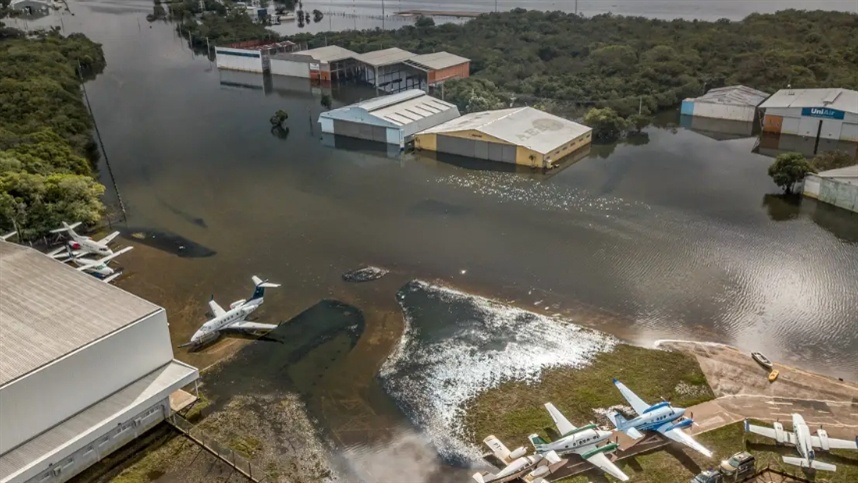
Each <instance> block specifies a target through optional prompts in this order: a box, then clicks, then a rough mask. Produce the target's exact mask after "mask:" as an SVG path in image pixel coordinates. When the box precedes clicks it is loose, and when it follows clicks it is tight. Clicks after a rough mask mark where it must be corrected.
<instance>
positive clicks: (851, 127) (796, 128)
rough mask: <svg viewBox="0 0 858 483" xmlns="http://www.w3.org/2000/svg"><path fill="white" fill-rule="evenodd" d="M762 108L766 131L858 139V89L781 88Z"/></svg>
mask: <svg viewBox="0 0 858 483" xmlns="http://www.w3.org/2000/svg"><path fill="white" fill-rule="evenodd" d="M760 109H761V110H762V111H763V132H767V133H773V134H792V135H796V136H803V137H809V138H813V139H816V140H817V142H818V141H819V140H820V139H833V140H841V141H851V142H858V91H850V90H847V89H781V90H779V91H777V92H776V93H775V94H774V95H772V97H770V98H768V99H767V100H766V101H765V102H763V103H762V104H760Z"/></svg>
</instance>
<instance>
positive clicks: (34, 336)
mask: <svg viewBox="0 0 858 483" xmlns="http://www.w3.org/2000/svg"><path fill="white" fill-rule="evenodd" d="M0 333H2V338H0V435H1V436H0V482H3V483H6V482H9V483H13V482H14V483H18V482H27V483H30V482H39V483H54V482H64V481H67V480H69V479H70V478H72V477H73V476H75V475H77V474H78V473H80V472H81V471H83V470H84V469H86V468H88V467H89V466H91V465H93V464H94V463H96V462H97V461H99V460H101V459H103V458H104V457H105V456H107V455H109V454H110V453H112V452H113V451H115V450H117V449H119V448H121V447H122V446H124V445H125V444H127V443H128V442H130V441H132V440H133V439H134V438H136V437H137V436H139V435H141V434H143V433H144V432H146V431H147V430H148V429H150V428H152V427H154V426H155V425H157V424H158V423H160V422H162V421H164V420H165V419H166V418H167V417H169V416H170V415H171V414H172V413H173V411H174V410H178V409H181V407H180V406H181V404H180V403H179V400H184V401H185V402H192V401H193V397H192V396H190V395H189V394H187V393H184V392H183V391H179V390H180V389H181V388H182V387H184V386H187V385H189V384H191V383H194V382H195V381H196V380H197V379H198V377H199V372H198V371H197V369H196V368H194V367H191V366H189V365H187V364H184V363H182V362H179V361H177V360H175V359H174V358H173V349H172V344H171V342H170V332H169V330H168V323H167V314H166V312H165V311H164V309H163V308H161V307H158V306H157V305H154V304H152V303H150V302H148V301H146V300H144V299H142V298H139V297H137V296H135V295H132V294H130V293H128V292H125V291H124V290H122V289H120V288H117V287H114V286H112V285H110V284H106V283H103V282H100V281H99V280H96V279H95V278H93V277H91V276H89V275H87V274H85V273H82V272H80V271H78V270H75V269H74V268H72V267H69V266H66V265H64V264H61V263H57V261H56V260H53V259H51V258H50V257H48V256H46V255H44V254H42V253H40V252H38V251H36V250H33V249H31V248H27V247H24V246H20V245H15V244H12V243H7V242H3V241H0ZM171 395H173V398H172V399H173V401H175V402H174V403H173V404H171Z"/></svg>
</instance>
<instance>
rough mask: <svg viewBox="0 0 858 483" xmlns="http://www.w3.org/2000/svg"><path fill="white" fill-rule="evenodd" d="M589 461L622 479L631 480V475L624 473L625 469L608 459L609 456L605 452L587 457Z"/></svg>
mask: <svg viewBox="0 0 858 483" xmlns="http://www.w3.org/2000/svg"><path fill="white" fill-rule="evenodd" d="M587 461H589V462H590V463H591V464H593V465H594V466H596V467H598V468H599V469H600V470H602V471H604V472H605V473H607V474H609V475H611V476H613V477H614V478H616V479H618V480H620V481H629V477H628V476H626V474H625V473H623V470H621V469H619V468H617V465H615V464H614V462H613V461H611V460H610V459H608V456H607V455H606V454H605V453H596V454H594V455H593V456H591V457H589V458H587Z"/></svg>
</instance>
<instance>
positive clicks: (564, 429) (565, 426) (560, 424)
mask: <svg viewBox="0 0 858 483" xmlns="http://www.w3.org/2000/svg"><path fill="white" fill-rule="evenodd" d="M545 409H547V410H548V414H550V415H551V419H553V420H554V425H555V426H557V431H559V432H560V434H566V433H569V432H572V431H574V430H575V425H574V424H572V423H570V422H569V420H568V419H566V416H564V415H563V413H561V412H560V411H559V410H558V409H557V408H556V407H554V405H553V404H551V403H545Z"/></svg>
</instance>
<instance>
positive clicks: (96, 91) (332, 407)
mask: <svg viewBox="0 0 858 483" xmlns="http://www.w3.org/2000/svg"><path fill="white" fill-rule="evenodd" d="M70 3H71V8H72V11H73V12H75V14H76V15H75V16H70V15H65V16H63V27H64V29H65V30H66V31H73V30H78V31H84V32H85V33H86V34H87V35H89V36H90V37H91V38H93V39H94V40H96V41H98V42H101V43H102V44H104V50H105V53H106V55H107V69H106V71H105V72H104V74H102V75H101V76H99V77H98V78H97V79H96V80H95V81H93V82H90V83H88V84H87V90H88V93H89V97H90V100H91V102H92V107H93V110H94V113H95V117H96V119H97V121H98V124H99V128H100V130H101V134H102V136H103V139H104V145H105V147H106V150H107V154H108V156H109V159H110V162H111V165H112V167H113V172H114V174H115V178H116V182H117V185H118V187H119V191H120V193H121V197H122V200H123V201H124V204H125V206H126V207H127V210H128V222H127V225H128V227H129V228H128V231H129V232H135V233H136V232H139V231H142V232H147V233H155V234H167V235H165V236H164V238H165V239H166V240H167V245H170V246H172V245H173V244H175V240H186V241H188V243H189V246H194V247H203V248H204V249H205V253H206V254H209V255H210V256H187V257H181V256H177V254H176V253H175V250H172V249H167V250H160V249H159V243H157V242H151V243H149V244H137V243H136V242H134V239H133V237H131V236H129V238H128V239H127V241H126V242H128V243H135V245H136V246H137V249H135V250H134V251H133V252H132V253H131V254H130V255H127V256H126V258H125V259H123V260H122V263H123V265H124V266H125V267H126V269H127V275H126V276H125V277H124V279H123V280H122V281H121V282H120V285H121V286H123V287H125V288H127V289H129V290H131V291H133V292H135V293H137V294H139V295H141V296H144V297H146V298H149V299H151V300H153V301H154V302H156V303H159V304H161V305H163V306H165V307H166V308H167V310H168V313H169V314H170V321H171V332H172V334H173V338H174V343H175V344H176V345H178V344H179V343H182V342H185V341H186V340H187V339H188V338H189V337H190V335H191V334H192V333H193V332H194V331H195V330H196V328H197V327H198V326H199V324H200V323H201V322H202V321H203V320H204V318H205V313H206V309H207V307H206V304H205V302H206V300H207V299H208V298H209V297H210V296H211V295H212V294H214V296H215V297H216V299H217V300H218V301H219V302H220V303H221V305H225V304H228V303H230V302H232V301H233V300H236V299H239V298H242V297H245V296H247V293H248V291H250V290H251V289H252V284H251V281H250V277H251V275H253V274H256V275H259V276H261V277H263V278H269V279H270V280H271V281H273V282H279V283H282V284H283V287H281V288H279V289H272V290H270V291H268V292H267V293H266V302H265V306H264V307H263V308H262V309H261V310H260V311H259V313H258V314H257V315H258V316H259V320H260V321H263V322H265V321H269V322H270V321H274V322H280V321H290V320H292V319H293V318H295V317H296V316H298V315H299V314H302V313H305V312H306V311H307V310H308V309H310V310H315V311H312V312H310V313H311V314H317V315H318V314H322V315H318V317H320V318H323V319H324V318H326V317H327V316H326V315H324V314H325V313H327V312H325V311H326V310H334V312H337V311H339V312H338V313H340V314H342V312H343V310H345V311H349V312H350V311H351V309H349V308H347V309H343V310H341V309H342V308H343V307H351V308H355V309H357V310H359V311H360V313H361V317H362V318H361V320H362V322H361V323H360V324H357V325H358V326H360V327H361V329H360V330H359V331H355V330H352V331H349V329H348V327H351V326H352V325H354V323H350V324H348V325H345V324H344V325H342V326H337V325H336V324H334V325H333V326H331V327H330V328H326V327H321V328H318V330H319V331H321V332H319V334H320V335H319V337H320V338H321V339H319V341H320V342H319V344H315V343H314V342H313V341H315V340H316V339H312V338H309V339H308V341H309V342H307V344H309V345H310V346H311V347H313V350H312V351H309V352H306V353H304V352H302V351H301V350H297V349H295V350H293V346H290V345H285V346H283V348H282V349H281V350H278V351H277V354H280V356H276V355H272V359H270V362H271V366H266V367H269V368H270V367H274V368H277V370H276V371H275V370H269V369H261V371H262V372H261V373H260V377H262V376H265V375H268V376H267V377H268V379H269V380H272V378H274V379H273V380H275V381H276V380H280V379H277V378H279V377H281V376H279V374H282V373H283V371H284V370H286V373H287V375H288V376H289V380H288V381H287V380H285V379H283V381H284V382H283V384H284V385H287V387H294V388H297V389H296V390H298V391H301V392H302V393H305V394H309V395H310V396H309V397H310V399H311V402H310V403H309V406H310V408H311V410H313V411H315V414H316V417H317V418H318V420H319V421H320V422H321V424H322V426H323V427H324V428H326V430H327V431H328V432H329V433H330V435H331V437H332V439H334V441H335V442H336V444H337V445H338V446H341V447H345V448H364V447H366V448H373V442H377V441H380V440H385V439H386V438H387V440H389V438H391V437H393V436H392V435H395V434H398V433H397V431H399V428H402V427H403V424H405V419H404V418H403V417H402V415H401V414H400V413H399V412H397V409H396V405H395V404H394V403H393V401H392V400H391V399H390V397H388V395H387V394H386V393H385V392H384V390H383V389H382V387H381V384H380V383H379V381H378V379H377V378H376V375H377V374H378V372H379V370H381V368H382V367H383V365H384V363H385V359H386V358H387V357H388V355H390V354H391V353H392V352H393V351H394V349H396V348H397V347H398V345H399V343H400V337H401V335H402V331H403V327H404V324H403V311H402V307H400V305H399V303H398V300H397V298H396V294H397V293H398V291H399V290H400V289H401V288H402V287H403V286H405V285H406V284H407V283H408V282H409V281H410V280H412V279H420V280H426V281H441V282H443V283H444V284H446V285H449V286H452V287H455V288H457V289H459V290H463V291H466V292H469V293H474V294H479V295H482V296H485V297H489V298H493V299H500V300H504V301H507V302H509V303H510V304H513V305H517V306H521V307H527V308H530V310H532V311H535V312H539V313H545V314H546V315H553V314H562V316H563V317H566V318H568V319H571V320H574V321H575V322H576V323H578V324H580V325H582V326H584V327H589V328H596V329H600V330H603V331H606V332H608V333H611V334H614V335H616V336H619V337H621V338H623V339H626V340H630V341H634V342H637V343H641V344H648V343H651V342H652V341H654V340H656V339H661V338H674V339H684V338H689V339H699V340H709V341H717V342H724V343H728V344H733V345H736V346H738V347H740V348H742V349H743V350H746V351H753V350H760V351H762V352H765V353H766V355H767V356H768V357H770V358H772V359H774V360H777V361H784V362H786V363H791V364H795V365H799V366H802V367H805V368H808V369H811V370H815V371H819V372H822V373H826V374H830V375H833V376H840V377H844V378H847V379H849V380H856V379H858V359H856V358H855V354H856V353H858V330H856V325H858V316H856V314H858V289H856V287H858V215H856V214H851V213H848V212H845V211H843V210H838V209H836V208H833V207H830V206H826V205H823V204H819V203H816V202H813V201H811V200H801V201H800V202H794V201H791V200H785V199H783V198H781V197H779V196H777V193H778V190H777V188H776V187H775V186H774V185H773V184H772V183H771V181H770V179H769V178H768V176H767V174H766V168H767V167H768V165H769V164H770V163H771V159H770V158H767V157H765V156H762V155H758V154H752V153H751V150H752V149H753V148H754V139H751V138H746V139H736V140H726V141H717V140H715V139H712V138H709V137H706V136H703V135H700V134H698V133H695V132H692V131H689V130H686V129H682V128H676V127H670V126H666V127H652V128H649V129H648V130H647V132H646V136H644V137H642V138H640V137H639V138H636V139H635V140H634V142H632V143H627V144H621V145H617V146H593V147H592V149H591V151H590V154H589V155H588V156H586V157H585V158H584V159H582V160H581V161H579V162H577V163H576V164H573V165H571V166H569V167H568V168H566V169H564V170H563V171H561V172H559V173H555V174H553V175H552V176H542V175H539V174H533V173H525V174H522V173H516V172H504V171H500V170H492V169H470V168H466V167H462V166H457V165H454V164H449V163H443V162H439V161H435V160H433V159H431V158H426V157H415V156H411V155H408V156H404V157H390V156H389V155H388V153H386V152H378V151H377V150H373V149H364V148H362V147H360V145H359V144H358V145H356V146H357V147H356V148H354V149H333V148H330V147H326V146H325V145H324V143H323V142H322V141H321V135H320V133H319V130H318V125H317V124H316V123H315V120H316V118H317V117H318V114H319V113H320V112H321V109H322V107H321V105H320V102H319V97H320V92H319V91H317V90H314V89H313V88H311V87H310V86H309V85H308V84H307V83H305V82H304V81H302V80H300V79H285V78H278V77H275V78H273V79H270V81H269V82H268V83H266V82H265V81H263V80H262V79H261V78H260V77H254V76H250V77H247V76H245V77H244V79H243V80H242V81H241V82H236V76H232V75H230V74H223V75H222V74H221V73H219V72H218V71H217V69H216V68H215V67H214V66H213V64H212V63H210V62H209V60H208V59H206V58H204V57H200V56H195V55H194V54H193V53H192V52H191V51H190V50H188V48H187V47H186V42H185V41H184V40H183V39H181V38H179V37H177V36H176V34H175V32H174V30H173V29H172V27H171V26H170V25H169V24H165V23H161V22H156V23H153V24H149V23H147V22H146V21H145V14H146V13H148V12H150V11H151V4H150V3H149V2H146V1H133V2H129V1H105V0H101V1H85V2H70ZM340 3H342V2H340ZM364 3H366V2H364ZM388 3H393V2H388ZM402 3H403V4H405V3H409V2H402ZM412 3H413V2H412ZM441 3H442V2H435V4H436V5H440V4H441ZM487 3H488V2H482V3H480V4H481V5H485V4H487ZM500 3H504V4H507V3H509V2H500ZM536 3H538V2H534V4H536ZM545 3H548V2H545ZM569 3H571V2H566V4H565V5H566V9H568V6H569ZM602 3H603V2H598V4H599V5H601V4H602ZM604 3H608V2H604ZM613 3H614V4H616V5H618V9H619V6H623V8H628V9H633V10H629V11H626V12H624V13H636V11H635V10H634V9H637V10H639V9H640V7H638V5H641V4H648V5H652V6H653V8H655V7H658V8H664V5H665V4H667V3H669V2H665V1H651V2H638V1H634V2H631V1H621V0H615V1H614V2H613ZM704 3H705V4H706V5H713V4H715V3H717V5H718V8H719V9H721V10H719V11H718V13H717V16H718V17H722V16H726V17H730V18H739V17H742V16H744V15H746V14H747V13H750V9H754V8H757V9H760V10H770V9H772V8H775V7H772V5H778V4H780V5H784V6H796V5H797V4H800V5H798V6H804V7H808V6H810V5H813V6H820V7H823V5H822V4H823V3H824V4H825V8H832V9H834V8H840V9H844V10H849V8H850V7H854V2H836V1H831V2H812V3H809V2H787V1H784V2H775V1H768V0H766V1H760V2H751V1H743V2H702V1H701V2H696V3H695V2H673V5H674V6H677V5H680V4H681V5H684V7H682V8H679V7H677V8H679V10H674V14H675V15H676V16H681V15H688V16H697V15H702V14H701V13H699V12H700V11H701V8H702V7H700V5H703V4H704ZM596 4H597V2H585V1H583V0H582V1H581V2H580V5H579V7H580V8H581V9H582V10H584V11H585V13H586V12H587V11H586V10H585V9H584V5H591V6H592V5H596ZM421 5H422V6H423V7H424V8H428V7H427V6H426V4H424V3H422V2H421ZM452 5H453V4H450V6H451V7H452ZM469 5H470V6H473V4H470V3H469ZM528 5H530V4H528ZM689 5H697V7H690V6H689ZM727 5H729V6H733V7H735V8H734V9H732V10H730V8H728V7H727ZM306 6H307V7H310V6H311V5H309V4H307V5H306ZM754 6H756V7H754ZM587 8H589V7H587ZM683 8H688V9H689V10H687V12H686V11H685V10H682V9H683ZM724 9H727V10H729V11H727V10H724ZM618 13H620V12H618ZM637 13H640V12H637ZM239 77H240V76H239ZM242 86H244V87H242ZM369 95H371V94H370V90H368V89H354V88H351V87H342V88H335V89H334V90H333V98H334V104H335V106H339V105H343V104H345V103H348V102H352V101H355V100H357V99H360V98H365V97H368V96H369ZM277 109H285V110H286V111H287V112H288V113H289V114H290V118H289V120H288V121H287V125H288V133H283V132H280V133H273V132H272V131H271V127H270V124H269V121H268V119H269V117H270V116H271V115H272V114H273V112H274V111H276V110H277ZM673 118H674V120H673V122H675V123H677V124H678V122H679V118H678V115H675V116H673ZM346 144H348V143H346ZM483 168H485V167H483ZM103 178H104V179H103V181H104V182H105V184H107V185H108V186H111V184H110V180H109V179H107V173H106V170H105V172H104V175H103ZM108 201H110V202H111V203H114V204H115V201H116V199H115V195H114V194H111V195H110V198H109V200H108ZM364 264H371V265H376V266H380V267H384V268H387V269H390V270H391V273H390V274H389V275H387V276H386V277H384V278H382V279H381V280H378V281H375V282H371V283H365V284H347V283H345V282H343V281H342V280H341V274H342V273H343V272H345V271H347V270H350V269H354V268H357V267H359V266H362V265H364ZM325 300H328V301H333V300H336V301H338V302H336V303H334V302H326V303H324V304H323V305H321V306H320V305H319V304H320V303H322V301H325ZM331 304H333V305H331ZM331 307H334V308H333V309H332V308H331ZM350 313H351V312H350ZM330 317H331V318H333V319H337V320H341V315H331V316H330ZM451 317H452V318H454V319H455V313H454V314H453V315H452V316H451ZM311 320H312V318H311ZM424 323H425V322H424ZM282 330H283V331H286V332H287V333H288V330H289V329H286V328H285V327H284V328H283V329H282ZM292 330H294V329H292ZM277 336H278V334H274V335H273V336H272V337H277ZM256 344H258V346H256ZM314 344H315V345H314ZM251 346H253V347H254V349H253V350H254V351H255V352H253V354H257V356H258V354H259V352H258V349H261V348H264V347H266V346H271V347H281V346H280V345H277V342H271V341H260V342H258V343H254V344H252V345H250V346H248V343H247V341H245V340H242V339H228V340H223V341H220V342H218V343H216V344H214V345H213V346H212V347H210V348H207V349H205V350H203V351H200V352H195V353H187V352H184V350H182V349H176V353H177V355H178V356H179V357H180V358H182V359H183V360H187V361H188V362H190V363H193V364H196V365H198V366H200V367H205V366H208V365H209V364H212V363H214V362H216V361H217V360H219V359H222V358H224V357H227V356H230V355H231V354H234V353H235V352H236V351H237V350H238V349H240V348H242V347H251ZM320 347H321V349H320ZM320 351H321V352H320ZM337 351H340V352H339V353H338V352H337ZM314 354H316V355H314ZM317 354H321V355H317ZM331 354H337V355H336V357H334V356H333V355H331ZM329 355H330V356H331V357H330V359H329V364H327V365H328V366H329V368H327V369H325V367H324V365H323V366H322V369H321V370H320V369H319V368H318V367H316V365H314V364H310V363H303V365H299V367H304V368H305V369H306V371H308V372H306V374H305V373H304V372H302V371H298V372H289V370H288V368H287V369H284V367H285V366H284V365H289V364H292V363H295V364H302V363H301V362H300V361H301V360H303V359H302V358H306V357H309V358H310V359H307V360H308V361H317V362H319V363H321V361H322V360H323V359H324V357H327V356H329ZM281 356H282V358H278V357H281ZM315 357H318V358H319V359H318V360H317V359H314V358H315ZM243 360H246V359H242V358H240V357H239V358H237V359H236V361H233V362H232V363H234V364H236V366H235V368H236V369H233V370H235V371H238V370H239V369H241V370H242V371H244V372H243V373H244V374H250V376H248V377H249V378H248V380H249V381H253V380H254V377H255V376H254V372H253V368H252V367H251V365H250V364H246V363H242V361H243ZM251 360H254V359H251ZM224 370H227V369H224ZM320 371H321V372H320ZM322 373H323V376H322V377H320V376H319V374H322ZM233 374H234V373H233ZM284 377H285V376H284ZM207 384H211V385H212V386H213V387H217V382H215V381H214V379H212V380H211V381H209V382H207ZM290 384H291V385H290ZM314 384H315V385H314ZM235 387H238V388H241V387H243V386H241V385H237V386H235ZM235 387H231V386H229V387H226V389H224V391H225V392H229V391H233V390H235ZM375 448H378V447H377V446H375ZM373 451H375V452H376V453H379V452H381V451H382V450H381V449H375V450H373ZM374 454H375V453H374Z"/></svg>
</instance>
